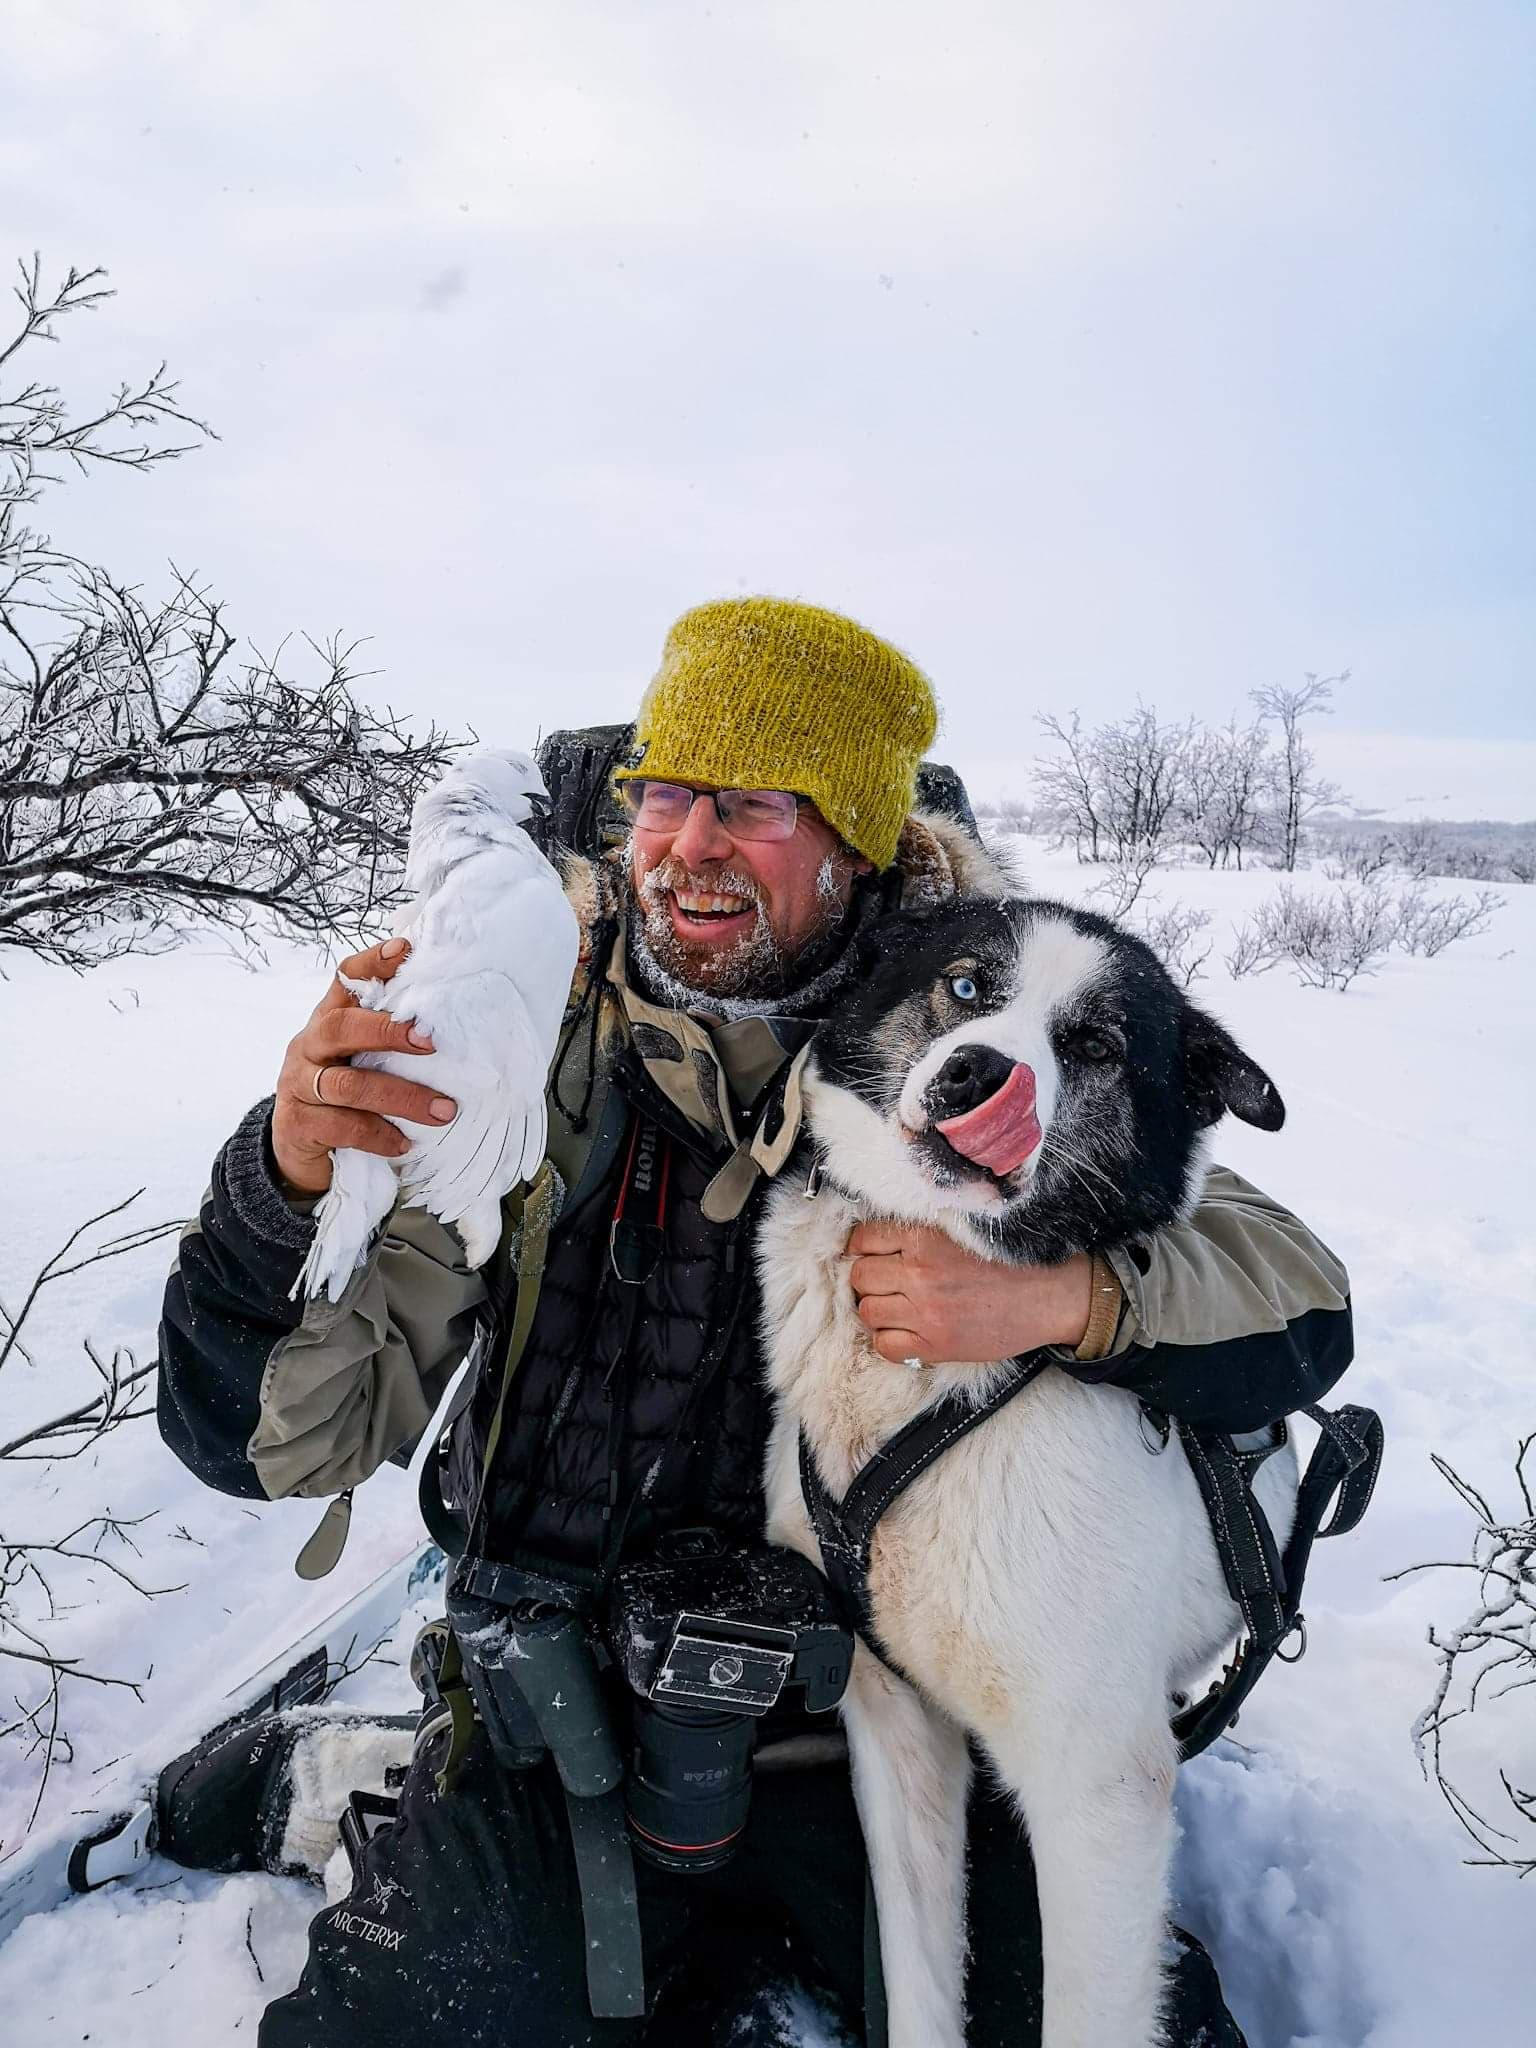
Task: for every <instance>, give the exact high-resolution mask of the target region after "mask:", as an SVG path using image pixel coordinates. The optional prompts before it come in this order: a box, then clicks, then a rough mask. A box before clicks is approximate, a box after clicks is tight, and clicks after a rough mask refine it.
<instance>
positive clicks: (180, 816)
mask: <svg viewBox="0 0 1536 2048" xmlns="http://www.w3.org/2000/svg"><path fill="white" fill-rule="evenodd" d="M19 268H20V282H19V284H18V285H17V286H16V288H15V298H16V301H17V305H18V309H19V310H18V313H17V316H16V320H15V324H14V327H13V329H12V331H11V333H10V336H9V338H8V339H4V338H0V949H3V948H7V947H9V948H21V949H25V950H27V951H30V952H34V953H38V954H40V955H42V956H43V957H44V958H46V959H49V960H54V961H58V962H61V963H63V964H65V965H68V966H72V967H84V966H88V965H91V964H93V963H95V962H98V961H101V960H104V959H110V958H112V957H114V956H116V955H119V954H122V953H125V952H146V951H159V950H162V949H163V948H164V947H166V946H169V945H172V944H174V943H175V942H176V941H177V940H178V939H179V938H180V937H182V936H183V935H184V933H185V932H186V930H187V929H188V927H189V925H191V924H194V923H197V922H202V923H205V924H206V923H211V924H214V925H218V926H221V927H223V928H224V929H226V930H233V931H236V932H245V931H249V930H252V929H258V928H261V927H263V926H271V925H276V926H278V927H283V928H287V929H288V930H290V931H297V932H301V933H305V934H332V933H349V934H350V933H352V932H355V931H356V929H357V927H358V926H359V925H360V924H363V923H364V922H366V921H367V919H368V918H369V916H370V914H371V913H373V912H374V911H375V910H376V909H377V907H378V906H379V905H380V904H382V903H387V902H388V901H389V899H390V896H391V894H392V892H393V891H394V890H395V888H396V886H397V883H398V876H399V871H400V868H401V865H402V862H403V856H404V850H405V845H406V838H407V833H408V828H409V819H410V808H411V804H412V802H413V801H414V799H415V797H416V795H417V793H418V791H419V790H420V789H421V788H422V787H423V786H424V784H425V783H426V782H427V781H429V780H431V779H433V778H434V777H435V776H436V775H437V774H438V773H439V772H440V771H441V769H442V767H443V766H444V764H445V762H446V761H447V759H448V758H449V756H450V754H451V753H452V752H453V750H454V744H455V743H454V742H452V741H450V740H449V739H448V738H447V737H446V736H445V735H443V734H441V733H440V732H439V731H438V730H437V728H436V727H435V726H434V727H432V728H430V729H429V731H428V732H427V733H426V734H425V736H423V737H413V736H412V735H410V734H409V733H407V732H406V731H405V729H404V728H403V726H402V725H401V722H400V721H399V720H398V719H397V718H396V717H395V716H394V715H393V714H392V713H388V712H385V713H382V714H381V713H378V712H374V711H370V710H368V709H367V708H365V707H364V706H363V705H362V704H361V703H360V702H359V701H358V699H357V697H356V696H355V694H354V687H353V686H354V684H355V683H356V681H357V680H358V676H357V671H356V669H355V667H354V658H355V653H356V649H355V647H354V646H349V645H347V644H345V643H344V642H343V641H341V640H340V639H333V640H330V641H328V642H326V643H324V644H316V643H313V642H311V643H308V644H309V656H310V661H311V666H312V668H313V669H314V671H315V672H314V674H313V676H312V677H311V678H310V679H309V680H295V679H292V678H290V677H289V676H288V675H287V674H285V673H284V672H283V670H282V668H281V667H280V666H279V663H280V662H281V660H282V653H281V650H279V653H278V655H277V656H275V657H274V658H272V659H266V658H264V657H262V656H261V655H259V654H257V653H255V652H247V653H246V654H244V655H241V654H240V653H239V651H238V647H237V642H236V639H235V636H234V634H233V632H232V631H231V629H230V628H229V626H228V625H227V624H226V622H225V617H224V607H223V604H222V603H221V601H220V600H219V599H218V598H217V597H215V596H214V595H213V594H212V593H211V592H210V591H208V590H207V589H206V588H205V587H203V586H202V585H201V584H200V583H199V582H198V581H197V580H196V579H195V578H194V577H192V576H189V575H183V574H180V573H176V572H173V573H172V577H171V582H170V588H169V592H168V594H166V595H163V596H158V597H146V596H144V595H143V594H142V593H141V592H140V591H139V590H137V589H135V588H133V587H132V586H130V585H129V584H127V583H126V582H124V581H123V580H122V579H120V578H118V577H116V576H114V575H113V574H112V573H111V571H110V570H109V569H107V568H104V567H102V566H100V565H99V564H96V563H92V562H87V561H84V560H82V559H81V558H79V557H78V556H76V555H74V554H72V553H70V552H69V550H68V549H67V548H66V547H64V546H61V545H59V544H57V543H56V542H55V541H54V539H53V538H52V536H51V535H50V534H48V533H46V532H44V531H42V530H41V529H40V528H38V527H37V526H36V525H35V524H33V523H32V522H33V520H34V517H35V508H36V506H37V505H38V503H39V501H40V500H41V499H42V498H43V497H44V496H45V495H46V494H47V493H48V492H49V491H51V490H56V489H57V488H58V487H59V486H60V485H61V484H62V483H64V482H65V481H66V480H67V478H69V477H70V476H72V475H73V476H79V475H82V474H85V473H88V472H89V471H91V470H92V469H102V468H118V469H130V470H135V471H139V472H147V471H151V470H156V469H159V468H160V467H162V466H163V465H164V464H166V463H169V462H173V461H175V460H176V459H178V458H179V457H180V456H182V455H185V454H187V453H188V452H190V450H191V449H192V448H194V447H195V446H196V445H197V443H198V442H199V441H200V440H201V439H202V438H203V437H204V436H205V435H207V434H208V432H209V431H210V430H209V429H208V428H207V427H206V426H205V425H204V424H203V423H202V422H201V421H199V420H197V419H196V418H194V417H193V416H192V414H191V413H189V412H188V411H187V410H186V409H185V408H184V406H183V405H182V402H181V400H180V397H179V395H178V390H177V386H176V383H175V382H174V380H172V379H170V378H168V377H167V375H166V371H165V366H164V365H163V364H162V365H161V366H160V368H159V369H157V370H155V371H154V372H153V373H152V374H151V375H150V376H148V377H145V378H143V379H141V380H138V381H136V382H126V383H123V384H121V385H119V386H118V387H117V389H116V390H115V391H114V392H112V393H111V394H110V395H109V396H107V397H106V398H105V399H103V400H101V401H100V402H99V403H97V404H94V405H88V406H85V407H84V408H80V409H76V408H74V407H72V405H71V404H70V402H69V400H68V399H67V398H66V397H65V395H64V393H63V391H62V389H61V388H60V387H59V386H58V385H56V384H53V383H50V382H46V381H44V380H43V379H41V378H39V377H33V376H30V375H29V374H27V372H26V370H24V368H23V363H24V362H25V363H26V364H30V363H31V362H32V360H33V359H34V358H35V357H36V355H37V354H38V352H39V351H40V350H41V348H42V347H43V345H44V344H46V343H49V342H54V341H56V340H57V339H58V330H59V328H60V327H61V325H62V324H63V323H65V322H66V321H68V320H69V319H70V317H71V316H73V315H76V314H79V313H84V312H89V311H92V310H94V309H96V308H98V307H100V306H101V304H102V303H103V301H104V300H106V299H107V298H109V297H110V296H111V294H110V293H109V292H108V290H107V288H106V285H105V283H104V273H103V272H101V271H99V270H93V271H77V270H74V269H70V270H68V271H67V272H66V273H65V274H64V276H63V278H62V280H61V281H60V282H59V283H58V284H56V285H45V283H44V281H43V272H42V266H41V264H40V262H39V261H38V260H37V259H36V258H34V259H33V260H32V261H31V262H30V263H23V264H21V265H20V266H19ZM0 957H3V952H0Z"/></svg>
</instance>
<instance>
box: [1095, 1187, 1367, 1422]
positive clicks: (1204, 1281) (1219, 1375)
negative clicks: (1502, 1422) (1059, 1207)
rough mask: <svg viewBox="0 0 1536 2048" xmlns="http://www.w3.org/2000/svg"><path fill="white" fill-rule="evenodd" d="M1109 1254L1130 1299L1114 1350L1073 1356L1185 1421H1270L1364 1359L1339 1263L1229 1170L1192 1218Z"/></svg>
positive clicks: (1100, 1377)
mask: <svg viewBox="0 0 1536 2048" xmlns="http://www.w3.org/2000/svg"><path fill="white" fill-rule="evenodd" d="M1107 1256H1108V1259H1109V1263H1110V1265H1111V1266H1112V1267H1113V1269H1114V1273H1115V1277H1116V1279H1117V1280H1118V1281H1119V1283H1120V1287H1121V1291H1122V1293H1123V1295H1124V1298H1125V1299H1124V1307H1123V1309H1122V1312H1121V1315H1120V1320H1119V1324H1118V1327H1117V1329H1116V1332H1115V1335H1114V1339H1113V1342H1112V1343H1111V1345H1110V1348H1109V1352H1108V1354H1107V1355H1106V1357H1104V1358H1103V1359H1102V1360H1097V1361H1093V1362H1091V1363H1085V1362H1081V1361H1075V1360H1071V1359H1063V1360H1062V1361H1061V1362H1062V1363H1063V1365H1064V1366H1065V1367H1066V1369H1067V1370H1068V1371H1070V1372H1072V1373H1073V1374H1074V1376H1075V1377H1076V1378H1078V1379H1081V1380H1085V1381H1091V1382H1095V1383H1104V1382H1108V1383H1111V1384H1113V1385H1116V1386H1123V1387H1126V1388H1128V1389H1129V1390H1130V1391H1132V1392H1134V1393H1135V1394H1137V1395H1138V1396H1139V1397H1140V1398H1141V1399H1142V1400H1143V1401H1144V1402H1145V1403H1146V1404H1147V1406H1148V1407H1151V1408H1155V1409H1157V1410H1159V1411H1160V1412H1162V1413H1164V1414H1168V1415H1172V1416H1174V1417H1175V1418H1177V1419H1178V1420H1180V1421H1184V1422H1188V1423H1191V1424H1192V1425H1194V1426H1196V1427H1200V1428H1209V1429H1225V1430H1235V1431H1236V1430H1249V1429H1257V1428H1260V1427H1262V1426H1263V1425H1264V1424H1265V1423H1267V1422H1273V1421H1275V1420H1277V1419H1278V1418H1279V1417H1280V1416H1282V1415H1288V1414H1291V1413H1293V1412H1294V1411H1295V1410H1297V1409H1299V1408H1304V1407H1306V1406H1307V1405H1308V1404H1309V1403H1310V1402H1313V1401H1317V1400H1320V1399H1321V1398H1322V1396H1323V1395H1324V1394H1325V1393H1327V1391H1328V1390H1329V1388H1330V1387H1332V1386H1333V1385H1334V1383H1335V1382H1336V1381H1337V1380H1338V1378H1339V1376H1340V1374H1341V1373H1342V1372H1343V1371H1344V1369H1345V1367H1346V1366H1347V1365H1348V1364H1349V1362H1350V1359H1351V1357H1352V1356H1353V1348H1354V1346H1353V1324H1352V1318H1351V1312H1350V1300H1349V1277H1348V1275H1347V1274H1346V1272H1345V1270H1344V1268H1343V1266H1342V1265H1341V1263H1340V1262H1339V1260H1338V1259H1337V1258H1336V1257H1335V1256H1334V1254H1333V1253H1332V1252H1331V1251H1330V1250H1329V1249H1328V1247H1327V1246H1326V1245H1325V1244H1324V1243H1322V1241H1321V1240H1320V1239H1319V1238H1317V1237H1315V1236H1314V1235H1313V1234H1312V1232H1311V1231H1310V1230H1309V1229H1308V1228H1307V1226H1306V1225H1305V1224H1304V1223H1302V1222H1301V1221H1300V1220H1299V1219H1298V1218H1297V1217H1295V1216H1293V1215H1292V1214H1291V1212H1290V1211H1289V1210H1288V1209H1286V1208H1284V1207H1283V1206H1282V1205H1281V1204H1280V1203H1279V1202H1276V1201H1274V1200H1273V1199H1272V1198H1271V1197H1270V1196H1268V1195H1265V1194H1262V1193H1261V1192H1260V1191H1259V1189H1257V1188H1256V1187H1253V1186H1252V1185H1251V1184H1250V1183H1249V1182H1248V1181H1245V1180H1244V1179H1243V1178H1242V1177H1241V1176H1240V1175H1239V1174H1235V1173H1233V1172H1231V1171H1230V1170H1229V1169H1228V1168H1226V1167H1222V1166H1216V1167H1212V1169H1211V1171H1210V1174H1209V1176H1208V1178H1207V1180H1206V1184H1205V1189H1204V1193H1203V1195H1202V1197H1201V1200H1200V1202H1199V1203H1198V1204H1197V1206H1196V1207H1195V1209H1194V1210H1193V1211H1192V1213H1191V1214H1190V1216H1189V1218H1188V1219H1187V1221H1185V1222H1182V1223H1175V1224H1170V1225H1169V1226H1168V1227H1167V1228H1166V1229H1164V1230H1159V1231H1156V1232H1154V1233H1153V1234H1152V1235H1151V1236H1149V1237H1147V1238H1146V1239H1144V1240H1139V1241H1136V1242H1134V1243H1131V1244H1128V1245H1124V1246H1121V1247H1118V1248H1116V1249H1115V1250H1114V1251H1112V1252H1110V1253H1109V1254H1108V1255H1107Z"/></svg>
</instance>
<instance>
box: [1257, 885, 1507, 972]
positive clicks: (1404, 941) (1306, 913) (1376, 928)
mask: <svg viewBox="0 0 1536 2048" xmlns="http://www.w3.org/2000/svg"><path fill="white" fill-rule="evenodd" d="M1502 901H1503V899H1502V898H1501V897H1499V896H1497V895H1496V894H1495V893H1494V891H1493V890H1491V889H1483V890H1480V891H1479V892H1478V894H1477V895H1476V897H1467V896H1444V897H1437V896H1436V895H1434V894H1433V893H1432V892H1431V891H1430V890H1429V889H1427V888H1426V887H1425V886H1424V884H1423V883H1422V882H1415V883H1413V884H1412V885H1411V886H1410V887H1409V888H1407V889H1399V890H1397V891H1396V892H1393V891H1391V890H1389V889H1388V888H1387V887H1386V886H1385V884H1384V883H1383V882H1382V881H1381V879H1380V877H1379V876H1373V877H1372V879H1370V880H1369V881H1366V882H1362V883H1359V884H1358V885H1354V884H1350V883H1345V884H1344V886H1343V887H1341V888H1339V889H1337V890H1335V891H1334V892H1333V893H1332V894H1330V895H1323V894H1320V893H1314V892H1309V891H1306V890H1301V889H1297V888H1296V887H1295V886H1294V885H1293V884H1291V883H1289V882H1285V883H1282V884H1281V886H1280V889H1279V891H1278V893H1277V894H1276V895H1275V896H1273V897H1271V899H1270V900H1269V901H1268V902H1267V903H1261V904H1260V905H1259V908H1258V910H1257V911H1256V912H1255V914H1254V915H1253V917H1251V918H1248V919H1245V920H1244V922H1243V923H1242V924H1240V925H1239V926H1238V927H1237V929H1236V931H1235V933H1234V935H1233V942H1232V946H1231V949H1230V950H1229V951H1228V953H1227V955H1226V964H1227V972H1228V973H1229V974H1230V975H1231V976H1232V978H1233V980H1234V981H1241V980H1242V979H1243V977H1244V976H1245V975H1249V974H1263V973H1264V972H1266V970H1267V969H1269V968H1271V967H1277V966H1279V965H1281V964H1282V963H1287V964H1289V965H1290V967H1291V968H1292V969H1293V970H1294V971H1295V974H1296V978H1297V980H1298V981H1300V982H1301V984H1302V986H1303V987H1304V988H1336V989H1346V988H1348V987H1349V985H1350V983H1351V982H1352V981H1354V980H1355V979H1356V978H1357V977H1358V976H1360V975H1362V974H1373V973H1374V972H1375V971H1376V968H1377V967H1378V966H1379V965H1380V963H1381V961H1382V960H1383V959H1384V958H1385V957H1386V955H1387V954H1388V953H1389V952H1391V951H1393V949H1394V948H1396V949H1397V950H1399V951H1401V952H1404V953H1413V954H1418V955H1420V956H1421V957H1423V958H1426V959H1434V958H1435V956H1436V955H1437V954H1439V953H1443V952H1444V951H1445V949H1446V947H1447V946H1451V945H1454V944H1455V943H1456V941H1457V940H1458V939H1472V938H1478V937H1480V936H1481V935H1482V933H1484V932H1486V931H1487V930H1488V927H1489V924H1490V922H1491V920H1492V917H1493V913H1494V912H1495V911H1496V910H1497V909H1498V908H1499V907H1500V905H1501V903H1502Z"/></svg>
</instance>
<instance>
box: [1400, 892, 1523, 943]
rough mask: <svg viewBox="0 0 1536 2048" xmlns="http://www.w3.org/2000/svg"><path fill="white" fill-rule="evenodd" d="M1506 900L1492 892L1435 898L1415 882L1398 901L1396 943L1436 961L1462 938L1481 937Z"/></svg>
mask: <svg viewBox="0 0 1536 2048" xmlns="http://www.w3.org/2000/svg"><path fill="white" fill-rule="evenodd" d="M1503 902H1504V899H1503V897H1502V896H1500V895H1498V894H1497V892H1496V891H1494V890H1492V889H1480V890H1479V891H1478V892H1477V895H1476V896H1435V895H1433V894H1432V893H1431V892H1430V891H1429V890H1428V889H1426V888H1425V887H1424V885H1423V883H1422V882H1415V883H1414V885H1413V887H1412V888H1411V889H1405V890H1404V891H1403V892H1402V894H1401V895H1399V897H1398V899H1397V932H1396V942H1397V944H1398V946H1399V947H1400V948H1401V950H1402V951H1403V952H1405V953H1414V954H1418V955H1419V956H1420V957H1422V958H1424V959H1426V960H1433V959H1434V958H1435V957H1436V956H1437V955H1438V954H1440V953H1443V952H1444V951H1445V949H1446V947H1447V946H1453V945H1454V944H1455V943H1456V941H1457V940H1458V939H1476V938H1481V937H1482V935H1483V933H1484V932H1486V931H1487V930H1488V928H1489V925H1490V924H1491V923H1492V921H1493V913H1494V912H1495V911H1496V910H1499V909H1501V908H1502V906H1503Z"/></svg>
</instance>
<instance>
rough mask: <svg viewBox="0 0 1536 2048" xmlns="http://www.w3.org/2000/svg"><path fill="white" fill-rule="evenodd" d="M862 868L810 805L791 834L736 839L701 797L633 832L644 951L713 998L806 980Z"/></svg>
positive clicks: (771, 990)
mask: <svg viewBox="0 0 1536 2048" xmlns="http://www.w3.org/2000/svg"><path fill="white" fill-rule="evenodd" d="M869 866H870V864H869V862H868V861H866V860H862V859H861V858H860V857H859V856H858V855H857V854H854V853H850V851H849V850H848V848H847V847H846V846H844V844H843V842H842V841H841V840H840V839H839V838H838V836H837V834H836V833H835V832H834V831H833V829H832V827H831V826H830V825H829V824H828V823H827V821H826V819H825V818H823V817H822V815H821V813H820V812H819V811H818V810H816V808H815V807H814V806H813V805H811V804H801V806H800V809H799V814H798V816H797V818H796V821H795V829H794V832H793V833H792V834H791V836H790V837H789V838H788V839H771V840H765V839H736V838H733V837H732V835H731V834H730V832H728V831H727V830H726V828H725V826H724V825H723V824H722V823H721V820H720V815H719V813H718V812H717V811H716V809H715V806H714V804H713V803H712V802H711V801H710V799H709V798H708V797H707V796H706V797H703V798H701V799H696V800H695V802H694V804H693V808H692V809H691V810H690V811H689V813H688V816H687V819H686V820H685V822H684V823H683V824H682V825H681V826H679V827H678V829H677V830H676V831H675V832H656V831H651V830H648V829H647V828H645V827H644V826H641V825H638V824H637V825H635V826H633V827H632V828H631V831H630V883H631V887H632V888H633V890H634V896H635V903H636V907H637V910H638V912H639V915H640V918H641V920H642V922H643V925H644V928H645V938H646V943H647V945H648V947H649V949H650V952H651V956H652V958H653V959H654V960H655V961H656V963H657V965H658V966H659V967H661V968H662V969H664V970H665V972H666V973H668V974H670V975H671V976H672V977H673V978H674V979H675V980H677V981H681V982H684V983H685V984H686V985H687V986H689V987H690V988H697V989H699V990H701V991H703V992H705V993H708V994H710V995H717V996H747V997H751V996H772V995H774V994H776V993H778V992H779V991H780V990H782V989H784V988H787V987H789V986H791V985H793V984H794V983H796V982H799V981H802V980H804V979H805V978H806V975H807V974H808V973H809V972H811V971H813V970H814V969H815V968H816V967H817V966H819V965H820V964H821V959H822V955H823V949H824V948H825V947H826V946H827V942H828V941H829V940H830V939H831V937H832V935H833V934H835V932H836V931H837V929H838V927H839V926H840V925H841V923H842V920H843V915H844V913H845V912H846V910H847V908H848V902H849V898H850V896H851V895H852V892H853V884H854V879H855V877H856V876H858V875H859V874H867V873H868V872H869Z"/></svg>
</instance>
